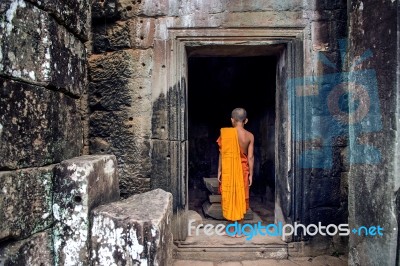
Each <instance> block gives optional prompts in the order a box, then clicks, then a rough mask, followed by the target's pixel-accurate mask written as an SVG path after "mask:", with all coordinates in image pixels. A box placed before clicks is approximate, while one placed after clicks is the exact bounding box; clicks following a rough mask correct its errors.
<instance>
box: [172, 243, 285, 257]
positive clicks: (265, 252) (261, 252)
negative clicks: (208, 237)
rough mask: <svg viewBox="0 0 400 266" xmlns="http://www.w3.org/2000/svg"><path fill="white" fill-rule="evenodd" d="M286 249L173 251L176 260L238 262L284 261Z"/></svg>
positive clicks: (238, 248)
mask: <svg viewBox="0 0 400 266" xmlns="http://www.w3.org/2000/svg"><path fill="white" fill-rule="evenodd" d="M287 257H288V252H287V247H286V246H284V245H282V246H260V247H184V248H177V249H175V251H174V255H173V258H174V259H176V260H198V261H240V260H257V259H286V258H287Z"/></svg>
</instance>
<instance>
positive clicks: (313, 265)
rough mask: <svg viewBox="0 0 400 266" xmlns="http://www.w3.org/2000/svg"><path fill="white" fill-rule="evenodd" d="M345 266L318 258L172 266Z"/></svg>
mask: <svg viewBox="0 0 400 266" xmlns="http://www.w3.org/2000/svg"><path fill="white" fill-rule="evenodd" d="M275 265H277V266H299V265H300V266H303V265H304V266H307V265H310V266H345V265H348V264H347V257H333V256H318V257H314V258H312V257H293V258H289V259H284V260H274V259H261V260H241V261H195V260H175V261H174V264H173V266H275Z"/></svg>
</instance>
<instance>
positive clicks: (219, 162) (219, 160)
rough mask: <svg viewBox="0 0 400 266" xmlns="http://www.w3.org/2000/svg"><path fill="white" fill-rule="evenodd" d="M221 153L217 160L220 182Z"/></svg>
mask: <svg viewBox="0 0 400 266" xmlns="http://www.w3.org/2000/svg"><path fill="white" fill-rule="evenodd" d="M221 165H222V163H221V153H220V154H219V158H218V181H219V182H221V175H222V171H221Z"/></svg>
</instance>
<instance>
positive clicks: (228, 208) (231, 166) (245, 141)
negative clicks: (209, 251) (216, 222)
mask: <svg viewBox="0 0 400 266" xmlns="http://www.w3.org/2000/svg"><path fill="white" fill-rule="evenodd" d="M231 122H232V127H226V128H221V135H220V136H219V138H218V140H217V143H218V146H219V151H220V154H219V162H218V181H219V189H220V192H221V198H222V200H221V205H222V214H223V216H224V218H225V219H227V220H228V221H229V222H236V221H237V222H239V223H241V222H242V221H243V219H244V215H245V214H246V212H247V211H248V209H249V188H250V186H251V184H252V182H253V168H254V153H253V151H254V136H253V134H252V133H251V132H249V131H247V130H246V129H244V125H245V124H247V122H248V119H247V112H246V110H245V109H243V108H235V109H234V110H233V111H232V115H231ZM236 237H240V235H236Z"/></svg>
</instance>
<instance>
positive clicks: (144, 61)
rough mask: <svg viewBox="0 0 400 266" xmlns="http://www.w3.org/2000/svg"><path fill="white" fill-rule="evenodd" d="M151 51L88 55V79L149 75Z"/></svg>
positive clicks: (95, 80)
mask: <svg viewBox="0 0 400 266" xmlns="http://www.w3.org/2000/svg"><path fill="white" fill-rule="evenodd" d="M152 58H153V52H152V50H151V49H146V50H123V51H117V52H112V53H107V54H101V55H93V56H91V57H90V60H89V66H90V80H91V81H93V82H99V81H104V80H116V79H133V78H149V77H151V69H152V66H153V60H152Z"/></svg>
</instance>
